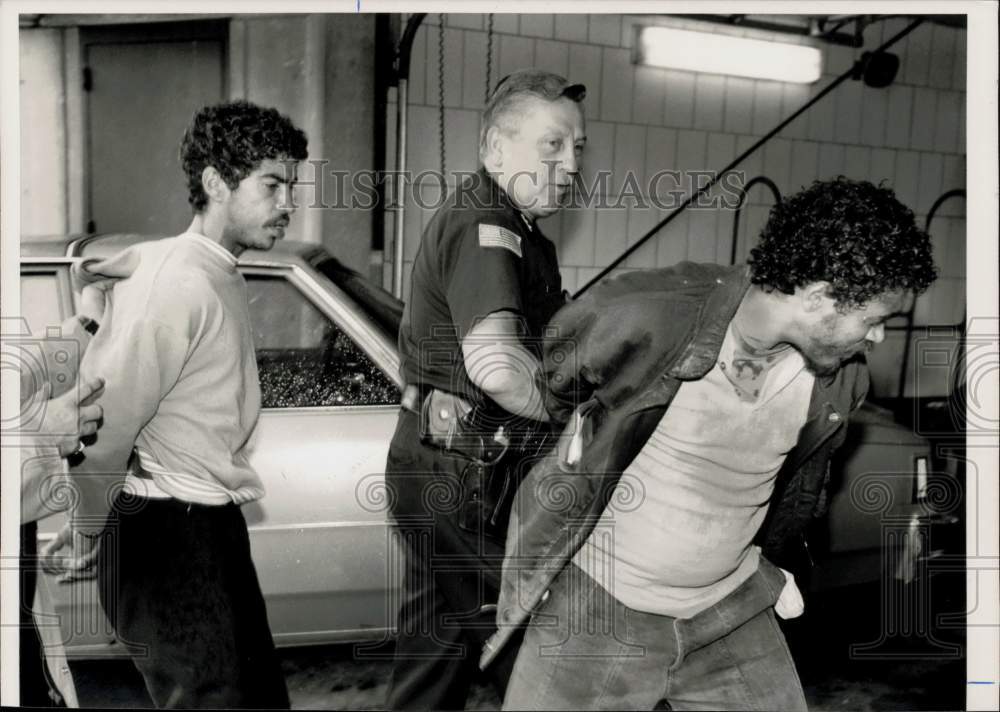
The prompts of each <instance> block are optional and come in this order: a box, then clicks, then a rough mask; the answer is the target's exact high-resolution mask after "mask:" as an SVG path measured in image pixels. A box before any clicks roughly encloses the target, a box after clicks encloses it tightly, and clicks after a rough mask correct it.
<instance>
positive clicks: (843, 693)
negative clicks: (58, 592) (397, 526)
mask: <svg viewBox="0 0 1000 712" xmlns="http://www.w3.org/2000/svg"><path fill="white" fill-rule="evenodd" d="M938 588H941V587H940V586H939V587H938ZM962 598H963V597H962V596H961V595H960V592H958V591H950V592H946V593H945V594H941V593H940V592H939V593H938V595H937V597H936V598H935V599H934V600H935V606H934V608H935V609H936V610H938V611H939V612H945V611H954V610H956V608H955V606H958V605H959V602H960V601H961V600H962ZM880 609H882V606H880V605H879V591H878V589H877V588H872V587H860V588H857V587H856V588H852V589H844V590H842V591H837V592H833V593H830V594H826V595H824V596H821V597H816V598H814V599H812V600H811V601H810V603H809V610H808V613H807V614H806V615H805V616H803V617H802V618H801V619H798V620H797V621H795V622H794V623H793V624H792V625H789V626H786V635H787V637H788V640H789V645H790V646H791V648H792V652H793V656H794V657H795V659H796V663H797V665H798V667H799V675H800V677H801V679H802V683H803V686H804V688H805V692H806V699H807V700H808V703H809V708H810V709H811V710H860V711H869V710H958V709H963V708H964V707H965V686H966V676H965V661H964V656H963V651H964V648H963V647H962V644H963V642H964V631H963V630H962V629H960V628H944V629H934V630H933V631H932V632H929V633H927V632H925V633H922V634H911V635H909V636H905V637H904V636H895V637H894V636H888V637H885V636H883V635H882V634H881V633H880V631H882V630H885V629H886V626H885V624H884V623H883V620H882V619H883V616H882V614H881V613H880ZM917 627H918V628H919V626H917ZM880 639H882V641H883V644H882V645H881V646H880V648H879V649H877V650H876V651H874V653H875V654H876V656H873V655H871V654H869V656H868V657H859V656H858V655H852V653H851V649H850V646H851V645H852V644H854V645H857V644H864V643H868V642H872V641H878V640H880ZM949 645H950V646H955V648H954V649H951V650H949V649H948V648H947V647H946V646H949ZM385 652H386V657H385V658H383V659H374V660H373V659H370V658H368V659H358V658H357V656H356V655H355V648H354V646H350V645H340V646H319V647H313V648H298V649H288V650H282V651H280V653H281V658H282V666H283V668H284V671H285V675H286V679H287V680H288V687H289V692H290V695H291V699H292V706H293V708H296V709H359V710H373V709H380V708H381V705H382V704H383V700H384V698H385V691H386V685H387V680H388V676H389V670H390V666H391V662H390V659H389V658H388V654H390V653H391V651H389V650H386V651H385ZM72 668H73V672H74V675H75V678H76V683H77V688H78V693H79V695H80V702H81V704H82V705H83V706H86V707H111V708H122V707H143V706H146V707H148V706H149V700H148V698H147V697H146V695H145V691H144V689H143V687H142V680H141V678H139V676H138V674H137V673H136V672H135V670H134V668H132V667H131V664H130V663H128V662H78V663H74V664H73V665H72ZM499 708H500V700H499V698H498V697H497V695H496V693H495V692H494V691H493V689H492V688H491V687H489V686H488V685H485V684H481V683H477V684H476V685H475V686H474V688H473V692H472V695H471V697H470V699H469V703H468V705H467V707H466V709H470V710H497V709H499Z"/></svg>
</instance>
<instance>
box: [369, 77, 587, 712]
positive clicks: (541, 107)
mask: <svg viewBox="0 0 1000 712" xmlns="http://www.w3.org/2000/svg"><path fill="white" fill-rule="evenodd" d="M584 93H585V88H584V87H583V85H581V84H570V83H569V82H567V81H566V80H565V79H564V78H562V77H560V76H557V75H555V74H551V73H549V72H544V71H539V70H522V71H518V72H515V73H514V74H511V75H510V76H508V77H506V78H504V79H502V80H501V81H500V83H499V84H498V85H497V87H496V89H495V90H494V92H493V94H492V96H491V97H490V98H489V100H488V102H487V105H486V108H485V111H484V114H483V118H482V124H481V128H480V146H479V157H480V163H481V167H480V169H479V170H478V171H477V172H476V173H475V174H474V175H473V176H471V180H467V181H465V182H464V183H463V184H462V185H460V186H458V187H457V188H456V190H455V191H454V192H453V193H452V194H451V195H450V196H449V198H448V201H447V203H446V204H445V205H444V206H442V207H441V208H440V209H439V210H438V212H437V213H436V214H435V216H434V218H433V219H432V220H431V222H430V224H429V225H428V226H427V229H426V231H425V232H424V235H423V237H422V240H421V244H420V248H419V251H418V252H417V256H416V261H415V263H414V266H413V274H412V284H411V292H410V296H409V299H408V300H407V302H406V308H405V311H404V313H403V322H402V326H401V328H400V334H399V345H400V354H401V360H402V373H403V378H404V381H405V383H406V384H407V385H406V388H405V390H404V394H403V407H402V408H401V410H400V415H399V421H398V424H397V426H396V432H395V434H394V436H393V439H392V444H391V445H390V448H389V457H388V463H387V465H386V481H387V484H388V487H389V489H390V492H391V501H392V504H391V508H392V514H393V518H394V525H395V529H396V532H397V533H398V535H399V536H400V538H401V540H402V541H401V543H402V544H403V551H404V555H405V575H404V581H403V598H402V602H401V607H400V611H399V618H398V633H397V641H396V653H395V660H394V665H393V671H392V678H391V680H390V684H389V690H388V699H387V706H388V707H389V708H390V709H462V708H463V707H464V705H465V699H466V695H467V693H468V689H469V684H470V681H471V679H472V678H473V677H474V674H475V672H476V661H477V658H478V652H479V650H480V648H481V645H482V643H483V641H484V640H485V639H486V638H487V637H488V636H489V635H490V633H491V632H492V631H493V629H494V622H493V618H494V612H493V610H494V609H495V602H496V597H497V591H498V589H499V575H500V565H501V563H502V561H503V553H504V548H503V547H504V539H505V535H506V526H507V515H508V512H509V503H510V500H511V498H512V495H513V491H514V489H516V486H517V484H518V481H519V478H520V476H521V475H522V474H523V472H524V471H525V468H526V466H527V461H528V460H530V459H531V457H532V456H533V455H535V454H537V453H538V452H539V451H540V450H541V449H542V448H544V447H545V443H546V437H545V436H546V434H547V431H548V426H547V421H548V415H547V414H546V412H545V409H544V408H543V406H542V399H541V394H540V391H539V388H538V383H537V381H536V376H537V374H539V373H540V364H539V357H540V355H541V352H540V348H539V344H540V339H541V336H542V334H543V329H544V326H545V324H546V323H547V322H548V320H549V319H550V318H551V316H552V315H553V314H554V313H555V312H556V310H557V309H559V307H561V306H562V305H563V304H564V303H565V295H564V293H563V291H562V288H561V281H560V277H559V271H558V266H557V264H556V252H555V247H554V245H553V244H552V243H551V242H550V241H549V240H548V239H547V238H546V237H545V236H544V235H543V234H542V232H541V230H540V229H539V227H538V225H537V224H536V221H537V220H538V219H539V218H543V217H546V216H549V215H552V214H554V213H555V212H557V211H558V210H559V209H560V208H561V207H562V206H563V205H564V204H565V203H566V202H567V200H568V198H569V194H570V190H571V187H572V183H573V181H574V179H575V177H576V175H577V173H578V171H579V161H580V157H581V152H582V150H583V146H584V143H585V141H586V137H585V135H584V120H583V112H582V109H581V106H580V102H581V101H582V100H583V98H584ZM510 648H511V649H515V648H516V646H510ZM512 664H513V656H511V659H509V660H500V661H497V663H495V664H494V665H493V666H492V667H491V672H492V673H493V678H494V682H495V683H496V684H497V686H498V691H499V692H500V694H501V695H502V693H503V688H504V687H505V686H506V681H507V678H508V677H509V674H510V667H511V666H512Z"/></svg>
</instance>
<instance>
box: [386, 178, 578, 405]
mask: <svg viewBox="0 0 1000 712" xmlns="http://www.w3.org/2000/svg"><path fill="white" fill-rule="evenodd" d="M564 303H565V298H564V297H563V293H562V281H561V278H560V275H559V269H558V265H557V263H556V250H555V246H554V245H553V244H552V242H551V241H550V240H548V239H547V238H546V237H545V236H544V235H542V233H541V231H540V230H539V229H538V227H537V225H534V224H532V223H530V222H529V221H528V220H527V219H526V218H525V217H524V215H523V214H522V213H521V212H520V211H519V210H518V209H517V208H516V207H515V206H514V204H513V203H512V202H511V200H510V198H509V197H508V196H507V194H506V193H505V192H504V191H503V190H502V189H501V188H500V187H499V186H498V185H497V184H496V183H495V182H494V181H493V179H492V178H491V177H490V176H489V174H488V173H487V172H486V170H485V169H484V168H480V169H479V171H477V172H476V174H475V176H473V177H472V179H471V181H467V182H466V183H464V184H463V185H461V186H460V187H459V188H458V189H457V190H456V191H455V192H454V193H452V194H451V195H450V196H449V198H448V202H447V204H446V205H444V206H443V207H442V208H441V209H439V210H438V212H437V213H436V214H435V215H434V217H433V219H432V220H431V222H430V224H429V225H428V226H427V229H426V230H425V231H424V235H423V238H422V240H421V244H420V248H419V250H418V252H417V256H416V259H415V261H414V265H413V273H412V278H411V288H410V298H409V299H408V300H407V302H406V306H405V309H404V313H403V321H402V325H401V327H400V333H399V349H400V355H401V360H402V374H403V379H404V381H405V382H406V383H408V384H417V385H422V386H433V387H435V388H440V389H442V390H446V391H449V392H452V393H458V394H461V395H464V396H466V397H471V398H473V399H476V400H478V399H479V398H480V397H481V394H480V392H479V391H478V389H477V388H476V387H475V386H474V385H473V384H472V382H471V381H470V379H469V376H468V373H467V372H466V370H465V364H464V360H463V356H462V347H461V343H462V339H463V338H465V336H466V335H467V334H468V333H469V332H470V331H471V330H472V328H473V327H474V326H475V325H476V323H477V322H478V321H479V320H481V319H482V318H483V317H485V316H487V315H488V314H491V313H493V312H497V311H511V312H515V313H517V314H519V315H521V316H522V317H523V321H524V323H525V326H526V327H527V332H528V333H527V336H526V337H525V338H523V339H522V344H523V345H524V346H526V347H527V348H528V349H529V350H530V351H531V352H532V353H533V354H534V355H535V356H536V357H538V358H540V357H541V347H540V338H541V335H542V331H543V328H544V326H545V325H546V324H547V323H548V321H549V319H551V317H552V315H553V314H555V312H556V311H557V310H558V309H559V307H561V306H562V305H563V304H564Z"/></svg>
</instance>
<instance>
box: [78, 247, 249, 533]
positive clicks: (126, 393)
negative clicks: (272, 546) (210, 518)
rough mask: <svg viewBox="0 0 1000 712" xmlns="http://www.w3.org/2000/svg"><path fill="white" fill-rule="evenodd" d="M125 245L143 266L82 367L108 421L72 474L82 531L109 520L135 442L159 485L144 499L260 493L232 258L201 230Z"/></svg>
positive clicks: (119, 292)
mask: <svg viewBox="0 0 1000 712" xmlns="http://www.w3.org/2000/svg"><path fill="white" fill-rule="evenodd" d="M129 249H130V250H135V251H136V252H137V253H138V255H139V264H138V266H137V267H136V270H135V272H134V273H133V275H132V276H131V277H130V278H128V279H125V280H123V281H121V282H119V283H118V284H116V285H115V287H114V291H113V293H112V294H111V295H110V298H109V299H108V304H107V306H106V308H105V312H104V316H103V318H102V319H101V326H100V329H99V330H98V332H97V335H96V336H95V337H94V339H93V341H92V342H91V343H90V346H89V348H88V350H87V353H86V355H85V356H84V358H83V362H82V364H81V367H80V372H81V377H83V378H88V377H92V376H103V377H104V379H105V380H106V386H105V392H104V395H103V397H102V398H101V404H102V405H103V406H104V414H105V415H104V425H103V427H102V428H101V429H100V431H99V432H98V437H97V443H95V444H94V445H93V446H91V447H88V448H87V450H86V459H85V461H84V463H83V464H82V465H80V466H79V468H77V470H78V471H75V472H74V479H75V481H76V482H77V484H78V485H80V487H81V491H82V492H81V494H82V499H81V502H80V506H79V507H78V509H77V517H76V520H77V525H78V526H81V525H82V528H84V529H92V530H93V529H97V528H99V527H100V526H101V525H103V521H102V519H103V517H104V516H105V515H106V514H107V511H108V509H109V507H110V504H111V502H113V500H114V492H113V491H112V490H113V489H114V488H116V487H118V486H120V484H121V483H122V478H123V476H124V474H125V471H126V467H127V463H128V460H129V455H130V453H131V451H132V448H133V446H135V448H136V449H137V451H138V453H139V456H140V462H141V465H142V467H143V469H145V470H146V471H147V472H149V473H151V474H152V477H153V482H154V483H155V486H154V487H152V488H151V489H149V490H148V491H145V492H139V494H146V495H147V496H154V497H155V496H160V497H164V496H169V497H173V498H176V499H179V500H182V501H185V502H193V503H198V504H223V503H226V502H230V501H232V502H235V503H237V504H242V503H244V502H249V501H251V500H254V499H258V498H260V497H261V496H263V494H264V491H263V487H262V485H261V481H260V478H259V477H258V475H257V473H256V472H254V470H253V469H252V468H251V467H250V465H249V464H248V462H247V456H246V452H245V446H246V444H247V441H248V440H249V438H250V435H251V433H252V431H253V429H254V427H255V425H256V423H257V418H258V415H259V413H260V386H259V383H258V378H257V363H256V360H255V357H254V348H253V339H252V336H251V330H250V314H249V309H248V304H247V292H246V282H245V281H244V280H243V277H242V276H241V275H240V274H239V272H238V271H237V269H236V258H235V257H234V256H233V255H232V254H231V253H230V252H229V251H227V250H226V249H225V248H223V247H222V246H220V245H219V244H217V243H215V242H212V241H211V240H209V239H208V238H207V237H204V236H203V235H198V234H196V233H185V234H183V235H180V236H178V237H174V238H169V239H164V240H158V241H155V242H148V243H143V244H140V245H136V246H134V247H132V248H129ZM83 520H86V521H83Z"/></svg>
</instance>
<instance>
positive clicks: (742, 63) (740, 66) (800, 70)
mask: <svg viewBox="0 0 1000 712" xmlns="http://www.w3.org/2000/svg"><path fill="white" fill-rule="evenodd" d="M632 48H633V49H632V61H633V62H634V63H635V64H645V65H648V66H651V67H666V68H668V69H683V70H686V71H689V72H706V73H708V74H730V75H732V76H736V77H752V78H754V79H774V80H776V81H779V82H793V83H796V84H811V83H812V82H815V81H817V80H818V79H819V78H820V76H821V75H822V74H823V53H822V52H821V51H820V50H819V49H818V48H816V47H810V46H808V45H799V44H788V43H786V42H771V41H769V40H754V39H748V38H746V37H732V36H730V35H719V34H714V33H711V32H697V31H693V30H677V29H674V28H672V27H642V26H636V36H635V42H633V43H632Z"/></svg>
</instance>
